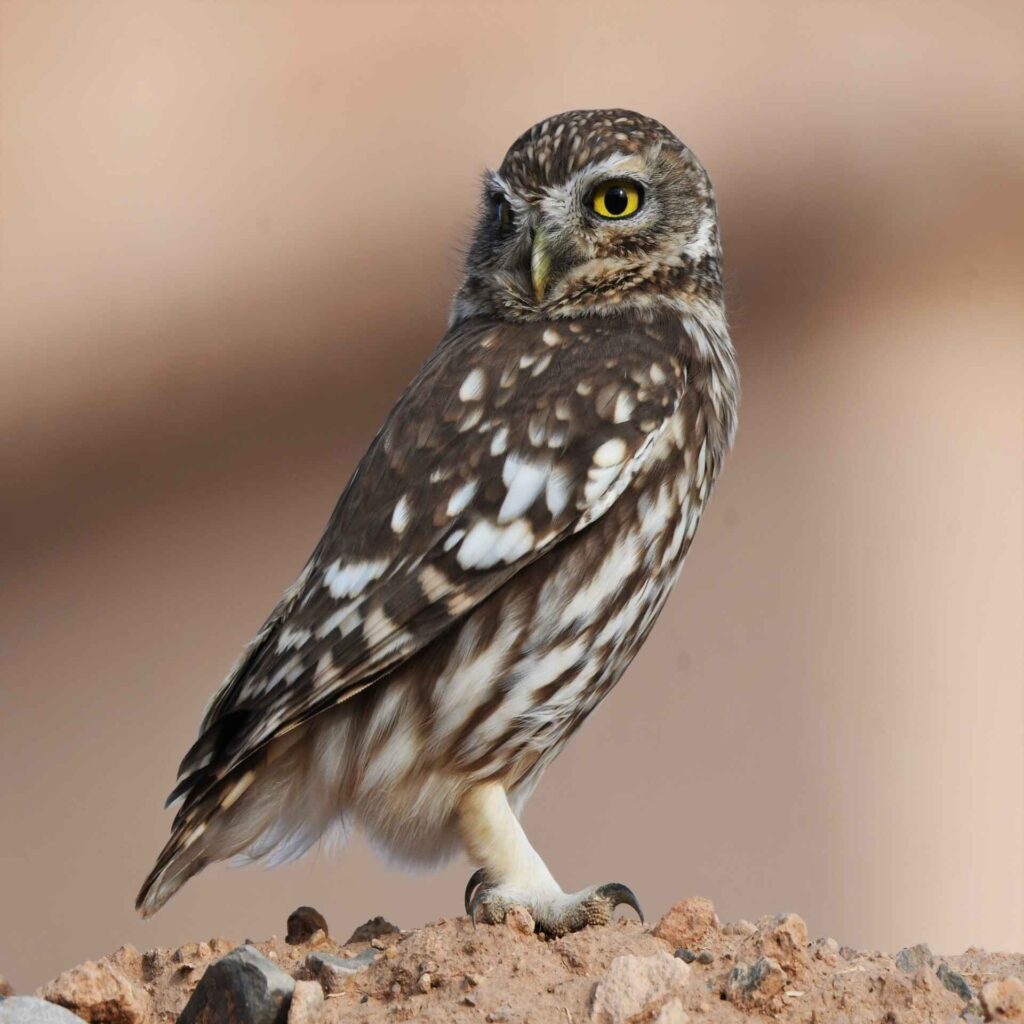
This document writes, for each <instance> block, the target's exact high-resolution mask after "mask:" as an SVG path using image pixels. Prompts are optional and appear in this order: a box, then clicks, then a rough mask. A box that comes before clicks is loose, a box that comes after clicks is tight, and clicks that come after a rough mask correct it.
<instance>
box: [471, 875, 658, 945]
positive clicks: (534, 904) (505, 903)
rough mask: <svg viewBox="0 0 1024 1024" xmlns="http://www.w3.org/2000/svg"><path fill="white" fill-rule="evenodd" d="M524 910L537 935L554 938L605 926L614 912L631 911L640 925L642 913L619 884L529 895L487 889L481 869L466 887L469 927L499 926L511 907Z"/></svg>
mask: <svg viewBox="0 0 1024 1024" xmlns="http://www.w3.org/2000/svg"><path fill="white" fill-rule="evenodd" d="M516 906H519V907H526V909H527V910H529V912H530V914H531V915H532V916H533V920H534V922H535V925H536V930H537V931H538V932H543V933H544V934H545V935H551V936H554V937H558V936H560V935H567V934H568V933H569V932H577V931H579V930H580V929H581V928H585V927H587V925H602V924H607V923H608V922H609V921H610V920H611V919H612V914H613V913H614V912H615V908H616V907H619V906H627V907H632V908H633V910H635V911H636V913H637V916H638V917H639V918H640V923H641V924H643V921H644V913H643V911H642V910H641V909H640V904H639V902H638V901H637V898H636V896H634V895H633V891H632V890H631V889H630V888H629V887H628V886H625V885H622V884H621V883H620V882H609V883H608V884H606V885H593V886H591V887H590V888H588V889H581V890H580V891H579V892H571V893H555V894H553V895H548V894H543V895H537V894H531V893H528V892H526V891H524V890H522V889H519V888H516V887H515V886H511V885H490V884H489V883H488V881H487V877H486V873H485V872H484V869H483V868H480V869H479V870H478V871H475V872H474V873H473V876H472V877H471V878H470V880H469V884H468V885H467V886H466V913H467V914H469V916H470V917H471V918H472V919H473V924H476V923H477V922H478V921H482V922H483V923H485V924H501V922H502V921H504V920H505V915H506V914H507V913H508V911H509V910H510V909H511V908H512V907H516Z"/></svg>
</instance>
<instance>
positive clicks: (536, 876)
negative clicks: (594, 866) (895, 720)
mask: <svg viewBox="0 0 1024 1024" xmlns="http://www.w3.org/2000/svg"><path fill="white" fill-rule="evenodd" d="M459 830H460V832H461V834H462V841H463V843H464V844H465V846H466V850H467V851H468V853H469V854H470V856H471V857H472V858H474V859H475V860H476V861H477V862H478V863H480V864H482V865H483V867H481V868H479V869H478V870H477V871H476V872H475V873H474V874H473V877H472V878H471V879H470V881H469V885H468V886H467V888H466V911H467V913H469V914H470V916H471V917H472V918H473V920H474V921H478V920H479V921H484V922H486V923H487V924H499V923H500V922H502V921H504V920H505V915H506V914H507V913H508V910H509V909H510V908H511V907H514V906H523V907H526V908H527V909H528V910H529V911H530V913H531V914H532V915H533V919H534V921H535V922H536V925H537V930H538V931H542V932H544V933H546V934H548V935H565V934H567V933H568V932H575V931H579V929H580V928H584V927H586V926H587V925H589V924H607V923H608V922H609V921H610V920H611V918H612V914H613V912H614V911H615V908H616V907H617V906H620V905H625V906H628V907H632V908H633V909H634V910H635V911H636V912H637V914H639V916H640V920H641V921H643V918H644V915H643V912H642V911H641V909H640V904H639V903H638V902H637V899H636V897H635V896H634V895H633V893H632V892H631V891H630V889H629V888H627V887H626V886H624V885H621V884H620V883H618V882H613V883H610V884H608V885H595V886H591V887H590V888H588V889H581V890H580V891H579V892H574V893H566V892H563V891H562V889H561V887H560V886H559V884H558V883H557V882H556V881H555V879H554V877H553V876H552V874H551V872H550V871H548V868H547V865H546V864H545V863H544V861H543V860H542V859H541V856H540V854H538V853H537V851H536V850H534V848H533V847H532V846H531V845H530V841H529V839H527V838H526V833H525V832H524V831H523V827H522V825H520V824H519V819H518V818H517V817H516V816H515V814H514V813H513V811H512V808H511V807H510V806H509V803H508V798H507V796H506V795H505V789H504V787H503V786H501V785H500V784H499V783H496V782H489V783H485V784H483V785H480V786H477V787H476V788H474V789H472V790H470V791H469V793H468V794H467V795H466V796H465V797H463V799H462V801H461V803H460V805H459Z"/></svg>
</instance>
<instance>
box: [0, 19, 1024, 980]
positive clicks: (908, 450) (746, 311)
mask: <svg viewBox="0 0 1024 1024" xmlns="http://www.w3.org/2000/svg"><path fill="white" fill-rule="evenodd" d="M0 12H2V15H0V16H2V47H3V49H2V54H0V88H2V96H0V103H2V111H0V147H2V149H0V159H2V165H0V202H2V211H0V212H2V242H0V245H2V249H0V258H2V274H0V288H2V295H0V302H2V323H0V337H2V366H0V375H2V382H3V383H2V403H0V423H2V431H3V456H2V457H3V468H2V482H3V488H4V492H5V493H4V501H3V514H4V516H5V518H6V522H5V524H4V529H3V533H2V537H3V556H4V569H3V579H4V586H3V588H2V594H0V602H2V603H0V616H2V624H0V626H2V637H3V641H2V643H3V647H2V659H3V665H2V677H0V678H2V683H0V685H2V704H0V770H2V779H3V796H2V808H0V835H2V840H0V971H2V972H3V973H5V974H7V975H8V976H9V977H10V978H11V979H12V980H13V982H14V983H15V985H16V986H17V987H18V988H19V989H22V990H24V989H26V988H29V987H31V986H34V985H36V984H38V983H41V982H42V981H43V980H44V979H46V978H47V977H49V976H51V975H53V974H55V973H56V972H57V971H58V970H60V969H63V968H64V967H66V966H69V965H71V964H72V963H74V962H77V961H79V960H81V959H83V958H85V957H93V956H97V955H99V954H102V953H104V952H106V951H109V950H111V949H112V948H114V947H116V946H117V945H119V944H120V943H122V942H127V941H130V942H132V943H134V944H135V945H137V946H140V947H143V948H145V947H149V946H152V945H154V944H164V945H172V944H177V943H179V942H182V941H185V940H194V939H198V938H204V937H207V936H210V935H212V934H214V933H222V934H227V935H230V936H233V937H235V938H239V939H240V938H242V937H244V936H246V935H253V936H263V935H266V934H268V933H270V932H278V933H280V932H282V931H283V928H284V921H285V917H286V915H287V914H288V912H289V911H290V910H291V909H293V907H295V906H296V905H298V904H299V903H304V902H308V903H313V904H315V905H316V906H317V907H319V908H320V909H321V910H322V911H323V912H324V913H325V914H326V916H327V918H328V920H329V921H330V922H331V924H332V925H333V927H334V929H335V930H336V931H337V932H338V933H340V934H346V933H347V930H348V929H349V928H351V927H353V926H354V925H356V924H358V923H359V922H361V921H363V920H364V919H366V918H367V917H369V916H371V915H373V914H377V913H383V914H385V915H387V916H388V917H390V918H392V919H393V920H396V921H397V922H399V923H400V924H402V925H404V926H413V925H415V924H417V923H420V922H422V921H424V920H426V919H428V918H431V917H436V916H439V915H447V914H453V913H455V912H457V911H458V910H459V908H460V906H461V898H462V884H463V882H464V881H465V878H466V875H467V872H468V871H469V865H467V864H466V863H464V862H459V863H457V864H454V865H452V866H451V867H450V868H448V869H447V870H446V871H445V872H444V873H442V874H440V875H439V876H437V877H432V876H407V875H404V874H402V873H400V872H398V871H396V870H392V869H389V868H388V867H387V866H385V865H383V864H382V863H381V862H380V861H378V860H377V859H376V857H375V856H374V855H373V853H372V851H370V850H368V849H367V848H365V847H364V846H363V845H362V844H361V843H360V842H358V841H356V842H354V843H353V844H352V845H351V846H350V847H349V849H348V850H347V851H346V852H344V853H343V854H341V855H340V856H335V855H328V854H326V853H320V854H319V855H317V856H314V857H311V858H309V859H307V860H305V861H302V862H300V863H299V864H297V865H294V866H291V867H287V868H284V869H280V870H275V871H273V872H270V873H267V872H264V871H262V870H260V869H252V868H250V869H244V870H238V871H231V870H230V869H225V868H222V867H218V868H214V869H212V870H208V871H207V872H205V873H204V874H203V875H202V876H200V877H199V878H197V879H196V880H195V881H194V882H192V883H191V884H190V885H188V886H187V887H186V888H185V889H184V890H183V891H182V892H181V894H180V895H179V896H178V897H177V898H175V899H174V900H173V901H172V903H171V904H170V905H169V906H168V907H167V909H166V910H165V911H164V912H162V913H161V914H160V915H159V916H158V917H157V918H156V919H155V920H153V921H152V922H142V921H140V920H139V919H137V918H136V917H135V915H134V912H133V910H132V900H133V897H134V895H135V892H136V889H137V887H138V884H139V882H140V881H141V879H142V877H143V875H144V874H145V873H146V871H147V870H148V869H149V867H150V864H151V862H152V859H153V857H154V856H155V854H156V852H157V850H158V848H159V847H160V845H161V844H162V842H163V840H164V838H165V836H166V830H167V828H168V826H169V815H168V814H167V813H165V812H163V811H162V810H161V806H162V802H163V798H164V796H165V794H166V793H167V791H168V790H169V789H170V787H171V785H172V783H173V776H174V769H175V767H176V765H177V762H178V759H179V758H180V756H181V754H182V753H183V752H184V750H185V749H186V747H187V746H188V744H189V743H190V742H191V739H192V738H193V734H194V730H195V728H196V725H197V722H198V718H199V715H200V712H201V709H202V707H203V704H204V702H205V700H206V698H207V696H208V695H209V693H210V692H211V690H212V689H213V688H214V687H215V686H216V685H217V684H218V682H219V681H220V679H221V677H222V676H223V674H224V673H225V671H226V670H227V668H228V667H229V665H230V664H231V662H232V661H233V660H234V658H235V656H236V654H237V653H238V651H239V649H240V648H241V646H242V645H243V644H244V643H245V642H246V641H247V640H248V639H249V637H250V636H251V634H252V632H253V631H254V630H255V628H256V627H257V626H258V625H259V624H260V622H261V621H262V618H263V616H264V615H265V613H266V612H267V611H268V610H269V609H270V607H271V606H272V604H273V603H274V601H275V600H276V598H277V596H278V594H279V593H280V591H281V590H282V589H283V588H284V587H285V586H286V585H287V584H288V583H289V582H290V580H291V578H292V576H293V574H294V573H295V572H296V571H297V570H298V569H299V568H300V567H301V565H302V564H303V562H304V560H305V558H306V556H307V554H308V553H309V551H310V549H311V548H312V546H313V544H314V543H315V541H316V539H317V537H318V536H319V533H320V529H321V527H322V525H323V523H324V521H325V519H326V517H327V515H328V513H329V511H330V508H331V506H332V504H333V502H334V499H335V497H336V495H337V493H338V492H339V490H340V489H341V486H342V485H343V483H344V481H345V479H346V477H347V475H348V474H349V472H350V471H351V469H352V467H353V465H354V463H355V460H356V459H357V458H358V456H359V454H360V453H361V451H362V450H363V448H364V447H365V445H366V444H367V443H368V442H369V440H370V438H371V437H372V435H373V433H374V432H375V430H376V427H377V425H378V423H379V421H380V420H381V418H382V416H383V415H384V413H385V412H386V411H387V409H388V408H389V406H390V404H391V402H392V401H393V400H394V398H395V397H396V395H397V394H398V392H399V390H400V389H401V387H402V386H403V385H404V383H405V382H406V381H407V379H408V378H410V377H411V376H412V374H413V373H414V371H415V369H416V367H417V366H418V364H419V363H420V361H421V360H422V359H423V358H424V357H425V355H426V354H427V353H428V352H429V351H430V349H431V348H432V346H433V345H434V343H435V341H436V340H437V338H438V337H439V335H440V333H441V331H442V329H443V326H444V322H445V316H446V308H447V302H448V297H449V295H450V293H451V291H452V289H453V286H454V284H455V282H456V278H457V274H458V268H459V263H460V249H461V246H462V245H463V243H464V241H465V239H466V237H467V233H468V230H469V228H470V225H471V223H472V219H473V216H474V212H475V202H476V186H477V180H478V175H479V172H480V171H481V169H482V168H483V167H484V166H485V165H488V164H489V165H491V166H493V165H495V164H497V163H498V162H499V161H500V159H501V157H502V154H503V152H504V150H505V148H506V146H507V145H508V143H509V142H511V140H512V139H513V138H514V137H515V136H516V135H517V134H518V133H519V132H520V131H522V130H523V129H525V128H526V127H527V126H528V125H530V124H531V123H533V122H534V121H536V120H538V119H540V118H541V117H543V116H544V115H546V114H549V113H552V112H556V111H559V110H562V109H565V108H570V107H576V106H612V105H618V106H626V107H632V108H635V109H639V110H642V111H644V112H646V113H650V114H653V115H655V116H657V117H658V118H660V119H661V120H663V121H664V122H666V123H667V124H668V125H670V126H671V127H672V128H673V129H675V130H676V131H677V132H678V133H679V135H680V136H681V137H682V138H683V139H684V140H685V141H687V142H688V143H689V144H690V145H691V146H692V147H693V148H694V149H695V150H696V151H697V152H698V153H699V154H700V156H701V158H702V159H703V161H704V162H705V164H706V165H707V166H708V168H709V169H710V171H711V173H712V176H713V178H714V180H715V182H716V184H717V188H718V193H719V199H720V205H721V211H722V217H723V225H724V235H725V241H726V256H727V270H728V275H729V285H730V299H731V316H732V320H733V323H734V327H735V338H736V343H737V347H738V349H739V352H740V358H741V364H742V370H743V380H744V402H743V407H742V416H741V428H740V435H739V441H738V444H737V448H736V450H735V452H734V454H733V457H732V459H731V461H730V462H729V464H728V465H727V467H726V473H725V476H724V478H723V480H722V483H721V486H720V488H719V490H718V493H717V495H716V497H715V499H714V501H713V503H712V507H711V510H710V512H709V514H708V516H707V517H706V519H705V522H704V525H703V526H702V528H701V532H700V534H699V535H698V538H697V542H696V545H695V547H694V550H693V553H692V555H691V557H690V559H689V561H688V564H687V567H686V570H685V572H684V575H683V582H682V585H681V586H680V588H679V589H678V591H677V592H676V594H675V595H674V596H673V598H672V600H671V602H670V604H669V605H668V607H667V610H666V611H665V613H664V616H663V618H662V620H661V622H660V624H659V626H658V628H657V630H656V631H655V634H654V636H653V638H652V640H651V642H650V643H649V644H648V646H647V647H646V648H645V650H644V651H643V653H642V654H641V656H640V657H639V658H638V660H637V662H636V664H635V665H634V667H633V668H632V670H631V671H630V672H629V673H628V674H627V676H626V678H625V680H624V682H623V683H622V685H621V686H620V687H619V688H618V689H617V690H616V691H615V693H614V694H613V695H612V696H611V698H610V699H609V700H608V701H607V702H606V704H605V705H604V706H603V707H602V708H601V710H600V711H599V712H598V713H597V714H596V715H595V716H594V718H593V719H592V720H591V722H590V723H589V724H588V725H587V727H586V728H585V729H584V730H583V732H582V733H581V734H580V735H579V737H578V738H577V740H576V741H575V742H574V743H572V744H571V745H570V747H569V748H568V750H567V751H566V753H565V754H564V755H563V756H562V758H561V759H560V760H559V761H558V762H557V763H556V765H555V766H554V768H553V769H552V770H551V771H550V772H549V773H548V776H547V777H546V779H545V781H544V783H543V784H542V786H541V788H540V790H539V791H538V793H537V795H536V797H535V798H534V800H533V803H532V804H531V805H530V807H529V808H528V811H527V824H528V826H529V828H530V831H531V836H532V837H533V839H534V841H535V843H536V845H537V846H538V848H539V849H540V850H541V851H542V852H543V854H544V855H545V856H546V857H547V858H548V861H549V863H550V864H551V866H552V869H553V870H554V871H555V873H556V875H557V876H558V877H559V878H560V879H561V880H562V881H563V883H564V884H565V885H567V886H571V887H577V886H580V885H583V884H585V883H589V882H593V881H600V880H605V879H608V878H621V879H623V880H624V881H628V882H630V883H631V884H633V885H634V886H635V887H636V889H637V891H638V893H639V894H640V896H641V898H642V900H643V902H644V904H645V906H646V907H647V909H648V912H649V915H651V916H654V917H656V916H657V915H659V914H660V913H661V912H662V911H664V909H665V908H666V907H667V906H668V905H669V903H671V902H672V901H673V900H675V899H677V898H679V897H682V896H685V895H688V894H692V893H701V894H704V895H707V896H709V897H711V898H712V899H713V900H714V901H715V903H716V905H717V906H718V908H719V911H720V913H721V914H722V916H723V918H736V917H738V916H746V917H755V916H757V915H759V914H762V913H766V912H770V911H778V910H784V909H793V910H797V911H799V912H800V913H801V914H803V915H804V916H805V918H806V919H807V921H808V923H809V926H810V928H811V931H812V932H813V933H815V934H831V935H834V936H835V937H836V938H838V939H839V940H840V941H842V942H849V943H852V944H858V945H866V946H869V947H886V948H898V947H899V946H901V945H903V944H907V943H912V942H916V941H922V940H927V941H928V942H930V943H931V944H932V946H933V948H937V949H939V950H945V951H957V950H960V949H962V948H964V947H966V946H967V945H969V944H971V943H975V944H980V945H985V946H988V947H993V948H995V947H1004V948H1016V949H1020V948H1022V947H1024V759H1022V758H1024V755H1022V751H1024V685H1022V683H1024V647H1022V637H1021V624H1022V621H1024V571H1022V566H1024V550H1022V522H1024V488H1022V466H1024V432H1022V415H1024V409H1022V402H1024V399H1022V394H1024V389H1022V383H1024V343H1022V327H1021V325H1022V322H1024V296H1022V284H1021V282H1022V276H1024V250H1022V244H1021V239H1022V237H1024V213H1022V198H1021V196H1022V192H1021V185H1022V170H1021V169H1022V167H1024V135H1022V129H1021V112H1022V109H1024V9H1022V7H1021V5H1020V4H1019V2H1014V3H1005V4H1002V3H994V2H986V3H973V4H965V3H944V2H937V0H928V2H923V3H897V2H892V3H840V2H837V3H827V4H807V3H800V2H796V0H780V2H778V3H773V4H761V3H757V2H753V0H751V2H747V3H723V4H707V3H701V4H690V3H677V4H671V5H670V4H625V3H621V2H620V3H618V4H611V3H599V2H596V0H591V2H586V3H584V2H572V3H564V4H560V5H554V4H548V3H536V4H497V3H494V4H491V3H472V4H470V3H465V4H454V3H452V4H444V3H422V4H403V3H379V4H371V3H360V4H345V3H316V2H312V0H305V2H289V3H284V2H267V0H246V2H221V0H202V2H198V0H174V2H172V0H167V2H157V0H123V2H116V0H109V2H108V0H84V2H83V0H23V2H17V0H7V2H4V3H2V5H0Z"/></svg>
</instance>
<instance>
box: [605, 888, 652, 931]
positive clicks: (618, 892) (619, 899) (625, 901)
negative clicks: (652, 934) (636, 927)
mask: <svg viewBox="0 0 1024 1024" xmlns="http://www.w3.org/2000/svg"><path fill="white" fill-rule="evenodd" d="M594 894H595V895H596V896H600V897H601V898H602V899H605V900H608V901H609V902H610V903H611V905H612V910H614V909H615V908H616V907H631V908H632V909H633V910H635V911H636V915H637V917H639V918H640V923H641V924H644V923H645V922H644V912H643V911H642V910H641V909H640V902H639V900H637V898H636V896H635V895H634V894H633V890H632V889H630V887H629V886H628V885H623V884H622V883H621V882H609V883H608V884H607V885H600V886H598V887H597V889H596V890H595V893H594Z"/></svg>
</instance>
